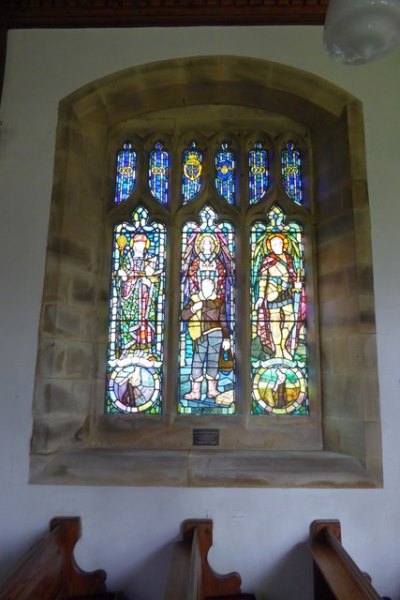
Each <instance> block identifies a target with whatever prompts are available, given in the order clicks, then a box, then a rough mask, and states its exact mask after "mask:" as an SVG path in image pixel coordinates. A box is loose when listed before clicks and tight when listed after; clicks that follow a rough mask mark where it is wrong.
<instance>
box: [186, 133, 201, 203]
mask: <svg viewBox="0 0 400 600" xmlns="http://www.w3.org/2000/svg"><path fill="white" fill-rule="evenodd" d="M202 161H203V155H202V153H201V152H200V150H198V149H197V148H196V143H195V142H192V143H191V145H190V148H189V149H188V150H184V152H183V167H182V170H183V173H182V201H183V204H187V202H190V201H191V200H194V199H195V198H196V196H197V194H198V193H199V192H200V189H201V182H202V177H201V175H202V169H203V166H202Z"/></svg>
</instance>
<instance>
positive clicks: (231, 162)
mask: <svg viewBox="0 0 400 600" xmlns="http://www.w3.org/2000/svg"><path fill="white" fill-rule="evenodd" d="M215 187H216V188H217V191H218V193H219V195H220V196H222V198H224V200H226V201H227V202H229V204H234V203H235V155H234V153H233V152H232V151H231V150H229V149H228V144H226V143H224V144H222V145H221V150H220V151H219V152H217V153H216V155H215Z"/></svg>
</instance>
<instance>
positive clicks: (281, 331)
mask: <svg viewBox="0 0 400 600" xmlns="http://www.w3.org/2000/svg"><path fill="white" fill-rule="evenodd" d="M285 221H286V216H285V213H284V212H283V211H282V210H281V209H280V208H278V207H273V208H272V209H271V211H270V213H269V214H268V220H267V221H266V222H256V223H255V224H254V225H253V227H252V228H251V260H252V264H251V308H252V312H251V338H252V342H251V370H252V396H253V401H252V414H278V415H285V414H294V415H307V414H308V396H307V346H306V320H305V318H306V304H305V284H304V280H305V276H304V248H303V235H302V228H301V226H300V225H298V224H297V223H294V222H289V223H288V224H287V225H286V224H285Z"/></svg>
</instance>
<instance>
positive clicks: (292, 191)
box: [282, 142, 303, 204]
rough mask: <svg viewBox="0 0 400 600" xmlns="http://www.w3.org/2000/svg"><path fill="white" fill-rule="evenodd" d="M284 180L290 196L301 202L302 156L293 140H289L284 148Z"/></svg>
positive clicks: (298, 202) (286, 190)
mask: <svg viewBox="0 0 400 600" xmlns="http://www.w3.org/2000/svg"><path fill="white" fill-rule="evenodd" d="M282 181H283V185H284V188H285V192H286V193H287V195H288V196H289V198H291V199H292V200H294V202H296V203H297V204H301V203H302V198H303V193H302V176H301V158H300V153H299V152H298V150H296V149H295V147H294V144H293V142H289V143H288V145H287V146H286V148H284V150H282Z"/></svg>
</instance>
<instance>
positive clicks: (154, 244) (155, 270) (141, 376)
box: [106, 207, 166, 414]
mask: <svg viewBox="0 0 400 600" xmlns="http://www.w3.org/2000/svg"><path fill="white" fill-rule="evenodd" d="M147 221H148V212H147V210H146V209H145V208H143V207H138V208H137V209H136V210H135V211H134V213H133V215H132V222H131V223H128V222H123V223H119V224H118V225H116V227H115V228H114V235H113V248H112V272H111V290H110V313H109V318H110V325H109V344H108V360H107V389H106V412H108V413H126V414H134V413H151V414H158V413H160V412H161V380H162V369H161V367H162V361H163V353H164V350H163V343H164V314H165V306H164V302H165V255H166V231H165V227H164V225H163V224H162V223H156V222H154V223H151V224H148V222H147Z"/></svg>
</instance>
